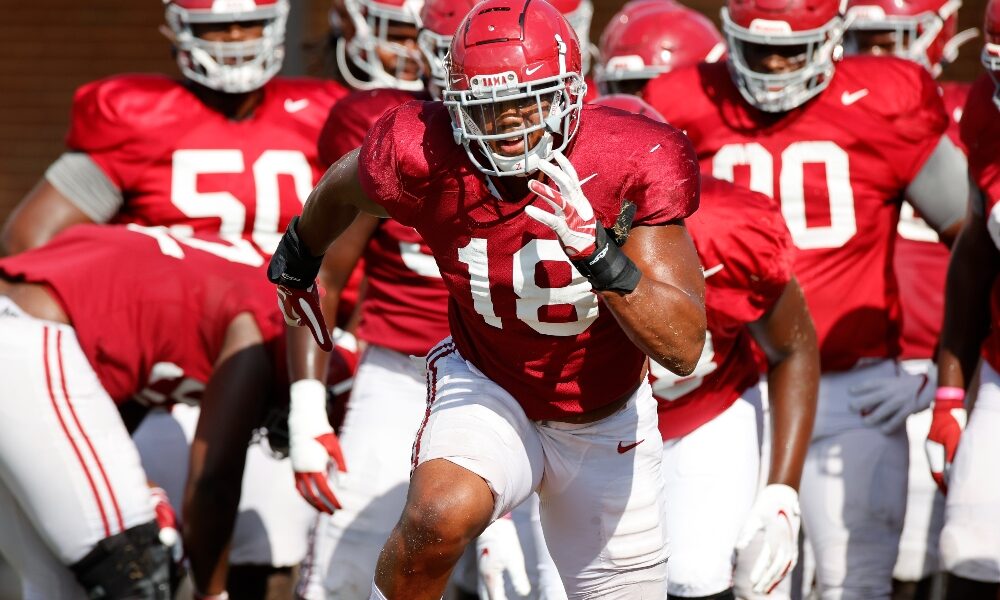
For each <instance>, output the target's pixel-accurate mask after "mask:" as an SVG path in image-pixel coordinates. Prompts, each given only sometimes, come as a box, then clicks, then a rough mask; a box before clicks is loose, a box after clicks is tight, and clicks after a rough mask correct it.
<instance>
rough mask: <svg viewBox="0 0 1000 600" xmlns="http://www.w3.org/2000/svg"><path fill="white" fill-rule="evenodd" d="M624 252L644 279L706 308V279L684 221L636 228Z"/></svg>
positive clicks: (623, 248)
mask: <svg viewBox="0 0 1000 600" xmlns="http://www.w3.org/2000/svg"><path fill="white" fill-rule="evenodd" d="M622 251H624V252H625V254H626V255H627V256H628V257H629V258H630V259H632V262H634V263H635V265H636V266H637V267H638V268H639V270H640V271H641V272H642V276H643V277H650V278H652V279H654V280H656V281H658V282H660V283H665V284H668V285H672V286H674V287H676V288H677V289H679V290H681V291H682V292H684V293H685V294H687V295H688V296H690V297H691V298H692V300H695V301H696V302H698V303H699V304H701V305H704V303H705V277H704V276H703V275H702V272H701V261H700V259H699V258H698V252H697V250H695V247H694V242H693V241H692V240H691V236H690V235H688V231H687V228H686V227H685V226H684V224H683V222H682V221H675V222H672V223H671V224H667V225H655V226H644V225H640V226H637V227H634V228H633V229H632V231H631V232H630V234H629V237H628V240H627V241H626V242H625V245H624V246H622Z"/></svg>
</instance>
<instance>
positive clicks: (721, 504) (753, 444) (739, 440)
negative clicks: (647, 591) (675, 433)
mask: <svg viewBox="0 0 1000 600" xmlns="http://www.w3.org/2000/svg"><path fill="white" fill-rule="evenodd" d="M759 417H760V394H759V391H758V389H757V388H756V387H752V388H750V389H748V390H747V391H746V392H745V393H744V394H743V397H742V398H740V399H739V400H737V401H736V402H735V403H734V404H733V405H732V406H730V407H729V408H728V409H727V410H726V411H725V412H724V413H722V414H720V415H718V416H717V417H715V418H714V419H712V420H711V421H709V422H708V423H705V424H704V425H702V426H701V427H699V428H698V429H696V430H694V431H692V432H691V433H689V434H688V435H685V436H683V437H680V438H676V439H672V440H667V441H666V442H664V443H663V480H664V490H665V494H666V495H665V498H666V525H667V534H668V536H669V538H670V562H669V563H668V564H667V570H668V573H669V578H668V583H669V585H668V588H669V591H670V594H672V595H675V596H682V597H700V596H710V595H713V594H718V593H720V592H723V591H725V590H727V589H729V588H731V587H732V586H733V567H734V565H735V560H736V551H735V547H736V539H737V537H738V536H739V533H740V530H741V529H742V528H743V525H744V524H745V523H746V519H747V516H748V515H749V513H750V509H751V508H752V507H753V501H754V498H755V497H756V495H757V487H758V473H759V471H760V442H759V440H760V437H759V434H758V426H759V423H760V421H759Z"/></svg>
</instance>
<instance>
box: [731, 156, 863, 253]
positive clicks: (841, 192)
mask: <svg viewBox="0 0 1000 600" xmlns="http://www.w3.org/2000/svg"><path fill="white" fill-rule="evenodd" d="M807 164H817V165H823V167H825V170H826V191H827V197H828V198H829V202H830V224H829V225H819V226H810V225H809V223H808V222H807V220H806V197H805V196H806V190H805V181H804V179H805V166H806V165H807ZM737 166H747V167H749V168H750V189H752V190H753V191H755V192H760V193H762V194H767V195H768V196H771V197H772V198H773V197H774V184H775V180H774V176H775V173H774V157H773V156H772V155H771V153H770V152H768V150H767V149H766V148H764V146H762V145H760V144H758V143H756V142H750V143H747V144H727V145H725V146H723V147H722V148H720V149H719V151H718V152H717V153H716V155H715V156H714V157H713V158H712V175H714V176H715V177H717V178H719V179H725V180H726V181H733V180H734V171H735V168H736V167H737ZM778 189H779V191H780V192H781V213H782V215H783V216H784V217H785V222H786V223H787V224H788V231H789V232H790V233H791V234H792V240H793V241H794V242H795V245H796V246H797V247H798V248H801V249H803V250H812V249H816V248H840V247H841V246H843V245H844V244H846V243H847V242H848V241H849V240H850V239H851V238H852V237H854V234H856V233H857V232H858V224H857V219H856V218H855V214H854V191H853V190H852V189H851V169H850V159H849V157H848V155H847V152H845V151H844V150H843V149H842V148H841V147H840V146H838V145H837V144H835V143H833V142H829V141H827V142H795V143H793V144H791V145H789V146H788V147H787V148H785V150H784V152H782V153H781V173H780V174H779V177H778Z"/></svg>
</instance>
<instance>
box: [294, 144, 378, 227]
mask: <svg viewBox="0 0 1000 600" xmlns="http://www.w3.org/2000/svg"><path fill="white" fill-rule="evenodd" d="M360 153H361V148H356V149H354V150H352V151H351V152H348V153H347V154H345V155H344V156H343V157H342V158H341V159H340V160H338V161H337V162H335V163H333V165H332V166H331V167H330V168H329V169H327V171H326V173H325V174H324V175H323V178H322V179H320V181H319V183H318V184H317V185H316V189H315V190H314V192H313V195H317V194H318V195H320V196H321V197H322V198H323V200H324V201H325V202H328V203H332V204H339V205H349V206H353V207H354V208H356V209H358V210H359V211H361V212H364V213H368V214H370V215H372V216H375V217H380V218H387V217H388V216H389V214H388V213H387V212H386V210H385V209H384V208H382V206H381V205H380V204H378V203H377V202H375V200H373V199H372V198H370V197H369V196H368V194H367V193H366V192H365V190H364V188H363V187H362V185H361V177H360V173H359V170H358V155H359V154H360ZM310 200H312V196H310Z"/></svg>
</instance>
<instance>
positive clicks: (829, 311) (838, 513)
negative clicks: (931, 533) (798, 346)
mask: <svg viewBox="0 0 1000 600" xmlns="http://www.w3.org/2000/svg"><path fill="white" fill-rule="evenodd" d="M871 73H878V74H879V76H878V78H876V79H873V78H872V77H871ZM644 96H645V98H646V100H647V101H648V102H650V104H652V105H653V106H654V108H656V109H657V110H659V111H660V112H661V113H662V114H663V115H664V116H665V117H666V118H667V120H668V122H670V123H672V124H673V125H675V126H677V127H679V128H681V129H684V130H685V131H686V133H687V134H688V136H689V137H690V138H691V140H692V142H693V143H694V145H695V148H696V150H697V152H698V156H699V159H700V161H701V165H702V168H703V170H704V171H706V172H708V173H710V174H712V175H714V176H716V177H719V178H722V179H727V180H731V181H734V182H736V183H738V184H741V185H744V186H747V187H749V188H750V189H752V190H755V191H758V192H762V193H765V194H767V195H769V196H771V197H773V198H775V199H776V200H778V202H779V204H780V205H781V211H782V214H783V216H784V218H785V222H786V223H787V225H788V229H789V232H790V233H791V236H792V240H793V242H794V243H795V245H796V247H797V248H798V250H797V252H796V258H795V262H794V271H795V273H796V276H797V278H798V280H799V282H800V284H801V286H802V289H803V291H804V292H805V296H806V299H807V302H808V305H809V310H810V313H811V314H812V316H813V320H814V322H815V326H816V332H817V336H818V340H819V344H820V353H821V361H822V366H823V371H824V375H823V378H822V382H821V385H820V394H819V403H818V410H817V420H816V425H815V429H814V433H813V441H812V444H811V447H810V452H809V456H808V458H807V461H806V465H805V471H804V474H803V479H802V486H801V498H802V501H803V509H802V513H803V519H804V525H805V528H806V530H807V531H808V534H809V536H810V539H812V541H813V544H814V549H815V550H816V554H817V565H818V576H819V582H820V587H821V590H822V592H823V594H824V597H828V596H829V597H839V595H840V594H842V593H843V594H848V595H857V596H860V597H879V596H881V595H883V594H885V595H887V594H888V593H889V592H888V590H889V588H888V586H889V575H888V574H889V573H891V571H892V567H893V563H895V558H896V554H897V546H898V542H899V535H900V530H901V528H902V521H903V513H904V510H905V505H906V470H907V447H906V438H905V435H904V434H903V433H902V432H899V433H898V434H893V435H887V434H884V433H882V432H881V431H880V430H878V429H876V428H874V427H869V426H867V425H865V423H864V422H863V420H862V415H861V414H860V412H857V411H853V410H851V409H850V408H849V406H848V404H849V400H850V398H851V395H850V392H849V390H850V388H852V387H853V386H855V385H857V384H858V383H860V382H863V381H866V380H869V379H874V378H880V379H885V378H888V379H891V378H897V377H900V375H899V372H900V371H899V367H898V365H897V364H896V362H895V360H894V359H895V357H897V356H899V354H900V342H899V337H900V328H901V323H900V308H899V298H898V290H897V285H896V281H895V278H894V276H893V273H892V255H893V240H894V232H895V227H896V222H897V218H898V213H899V200H900V198H901V197H902V195H903V192H904V191H905V190H906V188H907V186H908V185H909V184H910V182H912V181H913V179H914V178H915V177H916V175H917V174H918V173H919V172H920V171H921V168H922V167H923V164H924V162H925V161H926V160H927V159H928V158H929V157H930V156H931V154H932V153H933V152H934V150H935V148H936V147H937V145H938V143H939V140H940V138H941V136H942V134H943V133H944V131H945V129H946V127H947V117H946V115H945V112H944V109H943V106H942V103H941V99H940V96H939V94H938V91H937V84H935V83H934V81H933V80H932V79H931V78H930V76H929V75H928V74H927V73H926V72H925V71H924V70H923V69H922V68H921V67H920V66H919V65H915V64H911V63H908V62H905V61H902V60H898V59H894V58H885V57H880V58H870V57H849V58H846V59H844V60H843V61H841V62H840V63H838V64H837V66H836V73H835V75H834V76H833V78H832V81H830V82H829V84H828V87H827V88H826V89H825V90H823V92H822V93H821V94H820V95H819V96H818V97H815V98H813V99H812V100H811V101H809V102H808V103H806V104H804V105H802V106H800V107H798V108H795V109H792V110H790V111H788V112H784V113H778V114H775V113H766V112H763V111H759V110H757V109H755V108H752V107H750V106H749V105H748V104H747V102H746V101H745V100H744V99H743V98H742V97H741V95H740V90H739V88H737V86H736V85H735V83H734V82H733V80H732V77H731V76H730V73H729V70H728V68H727V64H726V63H718V64H707V65H700V66H697V67H692V68H687V69H683V70H680V71H674V72H672V73H668V74H666V75H663V76H661V77H659V78H657V79H655V80H653V81H652V82H650V83H649V85H648V86H647V87H646V89H645V93H644ZM677 97H684V98H686V102H684V103H677V102H675V101H674V100H673V99H675V98H677ZM873 499H875V500H873Z"/></svg>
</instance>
